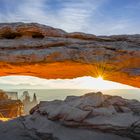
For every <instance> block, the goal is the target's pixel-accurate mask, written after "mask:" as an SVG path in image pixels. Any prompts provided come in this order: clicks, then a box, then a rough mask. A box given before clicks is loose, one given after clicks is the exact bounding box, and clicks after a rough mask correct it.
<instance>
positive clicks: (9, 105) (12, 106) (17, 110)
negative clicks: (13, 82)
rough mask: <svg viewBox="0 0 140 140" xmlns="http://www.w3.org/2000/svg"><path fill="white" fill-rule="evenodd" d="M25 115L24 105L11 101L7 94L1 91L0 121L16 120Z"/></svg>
mask: <svg viewBox="0 0 140 140" xmlns="http://www.w3.org/2000/svg"><path fill="white" fill-rule="evenodd" d="M22 114H23V103H22V102H21V101H20V100H12V99H9V98H8V96H7V95H6V93H5V92H4V91H2V90H0V120H1V119H4V118H15V117H18V116H21V115H22Z"/></svg>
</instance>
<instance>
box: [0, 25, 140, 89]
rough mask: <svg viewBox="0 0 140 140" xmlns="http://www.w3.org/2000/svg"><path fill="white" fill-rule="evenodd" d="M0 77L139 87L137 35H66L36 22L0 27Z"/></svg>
mask: <svg viewBox="0 0 140 140" xmlns="http://www.w3.org/2000/svg"><path fill="white" fill-rule="evenodd" d="M0 68H1V71H0V75H1V76H4V75H11V74H12V75H13V74H16V75H31V76H38V77H43V78H74V77H80V76H93V77H98V76H99V75H102V76H103V77H104V79H107V80H111V81H116V82H120V83H124V84H128V85H132V86H135V87H140V84H139V83H140V35H114V36H95V35H91V34H85V33H78V32H75V33H67V32H65V31H63V30H60V29H56V28H52V27H49V26H45V25H40V24H37V23H26V24H25V23H1V24H0Z"/></svg>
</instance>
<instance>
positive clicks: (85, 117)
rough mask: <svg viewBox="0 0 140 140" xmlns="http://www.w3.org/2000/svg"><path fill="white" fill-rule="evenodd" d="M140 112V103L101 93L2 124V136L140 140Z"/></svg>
mask: <svg viewBox="0 0 140 140" xmlns="http://www.w3.org/2000/svg"><path fill="white" fill-rule="evenodd" d="M134 106H135V108H134ZM139 108H140V102H139V101H136V100H128V99H124V98H122V97H119V96H110V95H103V94H102V93H101V92H97V93H88V94H85V95H83V96H68V97H67V98H66V99H65V100H64V101H62V100H54V101H43V102H40V103H39V104H38V105H37V106H36V107H34V108H33V109H32V110H31V111H30V113H31V114H30V115H28V116H24V117H20V118H17V119H14V120H11V121H9V122H5V123H0V135H1V137H2V138H3V139H4V140H11V138H13V139H15V138H16V139H18V140H32V139H34V140H85V139H87V140H93V139H99V140H105V139H108V140H139V139H140V111H139Z"/></svg>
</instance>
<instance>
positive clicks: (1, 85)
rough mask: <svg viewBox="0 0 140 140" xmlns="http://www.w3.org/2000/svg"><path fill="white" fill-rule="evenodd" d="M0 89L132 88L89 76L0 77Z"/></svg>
mask: <svg viewBox="0 0 140 140" xmlns="http://www.w3.org/2000/svg"><path fill="white" fill-rule="evenodd" d="M0 89H94V90H107V89H134V87H131V86H128V85H123V84H120V83H116V82H111V81H106V80H103V79H102V78H101V77H99V78H93V77H90V76H85V77H79V78H75V79H65V80H63V79H50V80H48V79H42V78H38V77H33V76H14V75H12V76H4V77H0Z"/></svg>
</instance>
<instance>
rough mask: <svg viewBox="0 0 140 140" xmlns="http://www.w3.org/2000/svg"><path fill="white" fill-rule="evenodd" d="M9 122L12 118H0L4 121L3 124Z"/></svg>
mask: <svg viewBox="0 0 140 140" xmlns="http://www.w3.org/2000/svg"><path fill="white" fill-rule="evenodd" d="M8 120H10V118H0V121H3V122H6V121H8Z"/></svg>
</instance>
